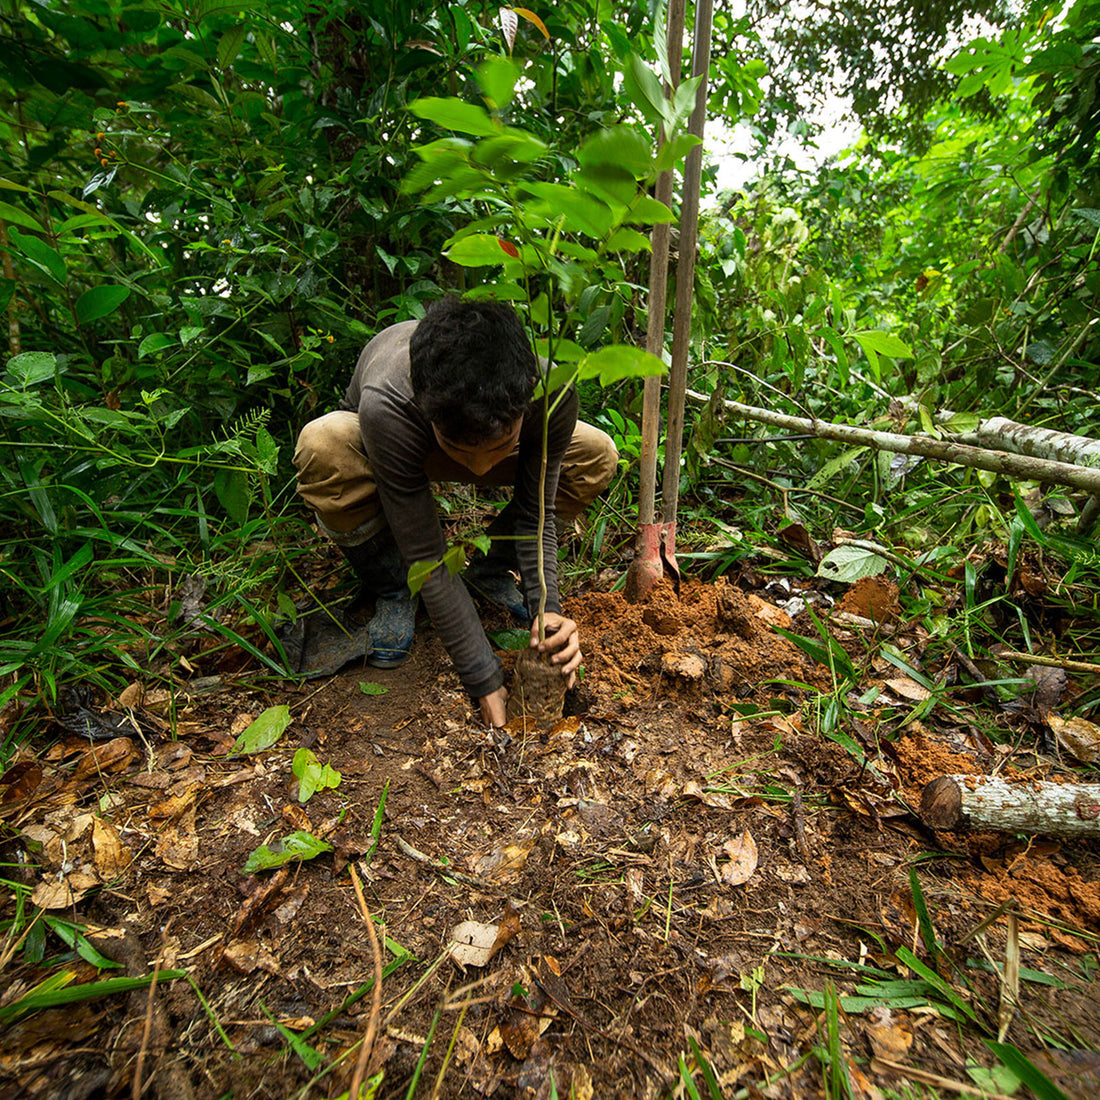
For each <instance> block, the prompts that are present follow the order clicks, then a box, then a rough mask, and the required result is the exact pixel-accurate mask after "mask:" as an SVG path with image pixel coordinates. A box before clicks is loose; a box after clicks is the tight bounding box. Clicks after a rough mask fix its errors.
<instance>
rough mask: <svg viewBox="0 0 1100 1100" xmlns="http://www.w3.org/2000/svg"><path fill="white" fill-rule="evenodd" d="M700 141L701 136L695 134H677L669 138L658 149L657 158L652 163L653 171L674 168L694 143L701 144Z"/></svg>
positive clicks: (665, 170) (693, 146) (664, 170)
mask: <svg viewBox="0 0 1100 1100" xmlns="http://www.w3.org/2000/svg"><path fill="white" fill-rule="evenodd" d="M702 143H703V141H702V138H699V137H697V136H696V135H695V134H688V133H679V134H677V135H676V136H675V137H674V138H671V139H669V140H668V141H666V142H665V143H664V145H662V146H661V148H660V151H659V152H658V153H657V160H656V161H655V162H654V165H653V168H654V171H656V172H668V171H670V170H671V169H673V168H675V167H676V165H677V164H678V163H679V162H680V161H681V160H683V158H684V157H686V156H687V155H688V153H690V152H691V150H692V149H694V148H695V146H696V145H702Z"/></svg>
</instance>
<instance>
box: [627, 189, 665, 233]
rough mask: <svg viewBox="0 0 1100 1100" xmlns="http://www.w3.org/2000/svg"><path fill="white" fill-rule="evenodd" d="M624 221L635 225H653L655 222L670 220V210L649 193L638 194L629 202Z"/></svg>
mask: <svg viewBox="0 0 1100 1100" xmlns="http://www.w3.org/2000/svg"><path fill="white" fill-rule="evenodd" d="M624 220H625V221H628V222H632V223H633V224H635V225H654V224H655V223H656V222H671V221H672V211H671V210H669V208H668V207H667V206H665V204H664V203H663V202H659V201H658V200H657V199H654V198H651V197H650V196H649V195H643V194H639V195H638V197H637V198H636V199H635V200H634V201H633V202H632V203H631V204H630V211H629V213H628V214H627V216H626V218H625V219H624Z"/></svg>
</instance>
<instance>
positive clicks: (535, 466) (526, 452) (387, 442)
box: [341, 321, 577, 698]
mask: <svg viewBox="0 0 1100 1100" xmlns="http://www.w3.org/2000/svg"><path fill="white" fill-rule="evenodd" d="M416 324H417V323H416V322H415V321H405V322H402V323H401V324H397V325H392V326H391V327H389V328H387V329H383V330H382V332H380V333H379V334H378V335H377V336H375V337H374V339H373V340H371V341H370V343H368V344H367V346H366V347H365V348H364V349H363V351H362V353H361V354H360V356H359V361H358V363H357V364H356V367H355V373H354V374H353V375H352V379H351V384H350V385H349V386H348V389H347V393H346V394H345V396H344V400H343V403H342V404H341V408H343V409H347V410H350V411H352V412H356V413H358V415H359V428H360V431H361V432H362V436H363V446H364V449H365V451H366V455H367V458H368V460H369V461H370V465H371V469H372V471H373V474H374V479H375V482H376V484H377V487H378V497H379V500H380V502H381V504H382V510H383V512H384V513H385V516H386V520H387V522H388V523H389V525H390V528H391V530H392V531H393V535H394V538H395V540H396V542H397V547H398V549H399V550H400V552H401V556H402V557H403V558H404V559H405V564H406V566H408V565H411V564H412V563H413V562H417V561H439V560H440V559H441V558H442V557H443V554H444V552H445V550H446V545H445V543H444V540H443V529H442V526H441V524H440V522H439V514H438V512H437V510H436V506H435V500H434V498H433V496H432V490H431V483H432V482H433V481H458V482H464V483H466V484H474V485H499V484H500V480H499V472H498V476H497V477H494V476H493V474H494V471H490V472H489V474H488V475H486V476H485V477H483V478H479V477H475V476H474V474H472V473H471V472H470V471H469V470H467V469H466V467H465V466H462V465H461V464H459V463H457V462H455V461H454V460H453V459H450V458H448V457H447V455H445V454H444V453H443V451H442V450H441V449H440V447H439V444H438V443H437V442H436V439H435V434H434V432H433V431H432V425H431V423H430V422H429V421H428V420H427V418H426V417H425V416H424V415H423V413H421V411H420V409H419V408H418V407H417V405H416V401H415V400H414V398H413V393H412V384H411V382H410V380H409V340H410V338H411V337H412V333H413V330H414V329H415V328H416ZM576 421H577V395H576V393H575V392H573V391H570V392H569V393H567V394H566V395H565V396H564V398H563V399H562V400H561V401H560V403H559V404H558V406H557V408H556V409H555V410H554V412H553V414H552V416H551V418H550V424H549V430H548V451H547V467H546V526H545V529H544V535H543V545H544V548H545V554H544V572H545V576H546V609H547V611H558V612H560V611H561V602H560V597H559V594H558V572H557V561H558V558H557V534H556V532H555V528H554V522H553V517H554V497H555V494H556V492H557V485H558V474H559V472H560V470H561V461H562V456H563V455H564V454H565V448H566V446H567V445H568V443H569V440H570V439H571V437H572V435H573V428H574V426H575V424H576ZM541 460H542V401H541V399H539V400H535V401H534V402H533V403H532V404H531V405H530V406H529V407H528V409H527V411H526V412H525V413H524V417H523V426H522V428H521V429H520V435H519V456H518V460H517V461H516V467H515V479H514V483H513V495H512V507H511V508H510V510H509V511H510V512H511V513H514V517H515V526H514V534H515V535H516V536H517V537H518V541H517V543H516V555H517V557H518V559H519V567H520V576H521V578H522V584H523V594H524V599H525V601H526V604H527V609H528V612H529V614H530V615H531V617H532V618H534V615H535V613H536V610H537V608H538V600H539V581H538V564H537V561H538V555H537V550H536V541H537V535H538V518H539V496H538V489H539V467H540V465H541ZM421 595H422V597H423V599H424V603H425V605H426V606H427V608H428V613H429V614H430V615H431V617H432V622H433V623H434V624H435V628H436V630H437V631H438V632H439V636H440V638H441V640H442V642H443V644H444V646H445V647H446V649H447V652H448V653H449V654H450V656H451V659H452V660H453V661H454V663H455V667H456V668H457V670H458V674H459V676H460V677H461V679H462V683H463V686H464V687H465V688H466V690H467V691H468V692H469V693H470V694H471V695H472V696H473V697H474V698H480V697H481V696H483V695H488V694H490V693H491V692H493V691H495V690H496V689H497V688H499V687H500V686H501V685H502V684H503V682H504V673H503V670H502V668H501V664H500V660H499V659H498V658H497V656H496V654H495V653H494V652H493V648H492V646H491V645H490V643H489V639H488V638H486V636H485V631H484V629H483V628H482V626H481V620H480V619H479V618H478V615H477V611H476V610H475V608H474V605H473V601H472V600H471V599H470V595H469V593H468V592H467V591H466V586H465V585H464V584H463V583H462V581H461V580H460V579H459V578H458V577H452V576H451V575H450V573H449V572H448V571H447V570H446V569H443V568H440V569H436V570H434V571H433V572H432V574H431V576H430V577H429V578H428V580H427V581H426V582H425V584H424V587H423V588H422V589H421Z"/></svg>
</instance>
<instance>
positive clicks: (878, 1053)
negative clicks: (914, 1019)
mask: <svg viewBox="0 0 1100 1100" xmlns="http://www.w3.org/2000/svg"><path fill="white" fill-rule="evenodd" d="M867 1038H868V1039H870V1041H871V1049H872V1050H873V1051H874V1052H875V1057H876V1058H889V1059H891V1060H893V1061H895V1062H896V1061H898V1060H900V1059H901V1058H903V1057H904V1056H905V1055H906V1054H907V1053H908V1052H909V1048H910V1047H911V1046H912V1045H913V1028H912V1025H911V1024H910V1023H909V1021H908V1018H907V1017H906V1016H905V1014H904V1013H896V1014H895V1013H894V1012H891V1010H890V1009H889V1008H886V1007H885V1006H884V1005H877V1006H876V1007H874V1008H872V1009H871V1012H870V1014H869V1017H868V1021H867Z"/></svg>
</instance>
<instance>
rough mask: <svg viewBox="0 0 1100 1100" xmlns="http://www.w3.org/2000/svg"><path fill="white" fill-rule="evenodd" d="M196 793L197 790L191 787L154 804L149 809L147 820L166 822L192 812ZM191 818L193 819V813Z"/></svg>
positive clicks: (195, 787)
mask: <svg viewBox="0 0 1100 1100" xmlns="http://www.w3.org/2000/svg"><path fill="white" fill-rule="evenodd" d="M198 791H199V788H198V787H197V786H193V787H191V789H190V790H187V791H186V792H185V793H183V794H174V795H171V796H170V797H168V798H164V799H162V800H161V801H160V802H154V803H153V804H152V805H151V806H150V807H149V820H150V821H166V820H168V819H169V818H173V817H179V816H180V815H181V814H184V813H186V812H187V811H188V810H191V811H194V808H195V799H196V798H197V796H198ZM191 816H192V819H193V818H194V813H193V812H192V815H191Z"/></svg>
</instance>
